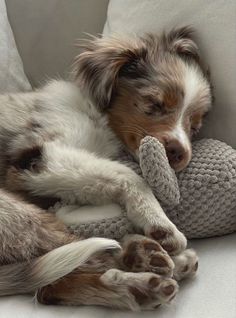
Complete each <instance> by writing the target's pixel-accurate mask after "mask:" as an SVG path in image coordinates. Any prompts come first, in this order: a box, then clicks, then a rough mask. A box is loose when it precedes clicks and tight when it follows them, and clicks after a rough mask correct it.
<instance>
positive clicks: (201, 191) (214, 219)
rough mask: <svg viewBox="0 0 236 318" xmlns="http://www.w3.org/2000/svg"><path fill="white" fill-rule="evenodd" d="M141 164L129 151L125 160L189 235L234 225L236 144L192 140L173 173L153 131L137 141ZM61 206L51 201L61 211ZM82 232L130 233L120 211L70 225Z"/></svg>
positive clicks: (235, 227)
mask: <svg viewBox="0 0 236 318" xmlns="http://www.w3.org/2000/svg"><path fill="white" fill-rule="evenodd" d="M139 150H140V163H139V165H138V164H137V163H136V162H134V161H133V160H132V157H130V156H129V155H126V156H124V157H123V158H122V159H121V161H123V162H125V163H126V164H128V165H129V166H130V167H131V168H132V169H134V170H135V171H136V172H137V173H138V174H140V175H142V176H143V178H144V179H145V180H146V181H147V182H148V183H149V185H150V187H151V188H152V190H153V193H154V194H155V196H156V198H157V199H158V200H159V202H160V203H161V205H162V207H163V209H164V211H165V213H166V214H167V216H168V217H169V218H170V220H171V221H172V222H173V223H175V224H176V226H177V227H178V229H179V230H180V231H182V232H183V233H184V234H185V235H186V236H187V238H203V237H210V236H217V235H223V234H228V233H231V232H234V231H236V150H234V149H232V148H231V147H230V146H228V145H226V144H225V143H223V142H220V141H217V140H213V139H203V140H200V141H196V142H194V143H193V156H192V160H191V162H190V164H189V165H188V167H187V168H185V169H184V170H183V171H181V172H179V173H178V174H177V175H175V173H174V171H173V170H172V169H171V167H170V166H169V163H168V159H167V156H166V153H165V149H164V147H163V146H162V145H161V144H160V143H159V142H158V140H157V139H155V138H153V137H149V136H148V137H145V138H144V139H143V140H142V142H141V145H140V149H139ZM61 208H63V207H61V206H60V205H59V206H58V205H57V206H55V207H54V210H56V211H58V212H60V209H61ZM70 228H71V230H72V231H73V232H75V233H77V234H78V235H82V236H84V237H89V236H103V237H109V238H116V239H119V238H121V237H122V236H124V235H125V234H127V233H134V232H135V230H134V228H133V226H132V224H131V222H130V221H129V220H128V219H127V217H126V213H125V211H123V214H120V215H117V216H115V217H114V216H113V217H107V218H104V219H103V220H99V221H91V217H90V220H89V222H84V223H83V224H80V225H79V226H78V225H77V226H74V225H71V226H70Z"/></svg>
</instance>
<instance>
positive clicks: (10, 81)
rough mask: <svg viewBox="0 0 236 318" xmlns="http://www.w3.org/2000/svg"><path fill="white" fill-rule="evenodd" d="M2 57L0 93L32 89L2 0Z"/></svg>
mask: <svg viewBox="0 0 236 318" xmlns="http://www.w3.org/2000/svg"><path fill="white" fill-rule="evenodd" d="M0 57H1V58H0V93H4V92H18V91H25V90H29V89H31V87H30V84H29V82H28V80H27V78H26V76H25V74H24V70H23V65H22V61H21V58H20V56H19V54H18V51H17V48H16V44H15V40H14V37H13V34H12V30H11V27H10V24H9V22H8V18H7V12H6V6H5V1H4V0H0Z"/></svg>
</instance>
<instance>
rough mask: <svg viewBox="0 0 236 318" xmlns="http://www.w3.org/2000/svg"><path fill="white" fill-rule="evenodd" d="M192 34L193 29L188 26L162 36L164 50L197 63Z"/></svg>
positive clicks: (197, 55)
mask: <svg viewBox="0 0 236 318" xmlns="http://www.w3.org/2000/svg"><path fill="white" fill-rule="evenodd" d="M193 33H194V29H193V28H191V27H190V26H185V27H181V28H176V29H173V30H171V31H170V32H169V33H168V34H164V35H163V38H162V40H163V43H164V45H165V49H167V50H168V51H170V52H171V53H176V54H179V55H180V56H182V57H185V58H186V57H187V58H193V59H194V60H195V61H196V62H199V60H200V56H199V50H198V46H197V44H196V43H195V42H194V40H193Z"/></svg>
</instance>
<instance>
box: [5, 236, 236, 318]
mask: <svg viewBox="0 0 236 318" xmlns="http://www.w3.org/2000/svg"><path fill="white" fill-rule="evenodd" d="M235 243H236V234H233V235H228V236H224V237H220V238H211V239H204V240H196V241H194V242H191V245H192V246H193V247H194V248H195V249H196V250H197V252H198V254H199V257H200V262H199V273H198V276H197V277H196V278H195V279H194V280H192V281H190V280H189V281H186V282H183V283H181V287H180V292H179V295H178V297H177V298H176V300H175V302H174V304H172V305H171V306H168V307H163V308H158V309H157V310H156V311H153V312H141V313H130V312H121V311H117V310H111V309H106V308H98V307H85V306H81V307H59V306H42V305H39V304H35V303H34V301H33V299H32V297H28V296H17V297H15V296H13V297H5V298H0V317H1V318H54V317H56V318H78V317H79V318H139V317H140V318H143V317H146V318H235V317H236V301H235V300H236V248H235Z"/></svg>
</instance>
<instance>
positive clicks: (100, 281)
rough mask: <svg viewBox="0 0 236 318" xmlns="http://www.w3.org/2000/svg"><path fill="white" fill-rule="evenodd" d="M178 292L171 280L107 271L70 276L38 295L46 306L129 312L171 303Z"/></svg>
mask: <svg viewBox="0 0 236 318" xmlns="http://www.w3.org/2000/svg"><path fill="white" fill-rule="evenodd" d="M177 291H178V284H177V283H176V281H175V280H173V279H171V278H164V277H162V276H159V275H157V274H153V273H126V272H123V271H121V270H118V269H109V270H108V271H106V272H105V273H104V274H102V273H80V272H78V271H74V272H73V273H71V274H69V275H67V276H65V277H64V278H62V279H60V280H59V281H57V282H56V283H54V284H53V285H48V286H46V287H43V288H42V289H40V290H39V291H38V292H37V295H36V296H37V300H38V301H39V302H40V303H43V304H47V305H51V304H52V305H54V304H61V305H102V306H108V307H113V308H120V309H130V310H136V311H137V310H140V309H143V310H152V309H155V308H157V307H158V306H160V305H161V304H165V303H168V302H170V300H171V299H173V298H174V297H175V295H176V293H177Z"/></svg>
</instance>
